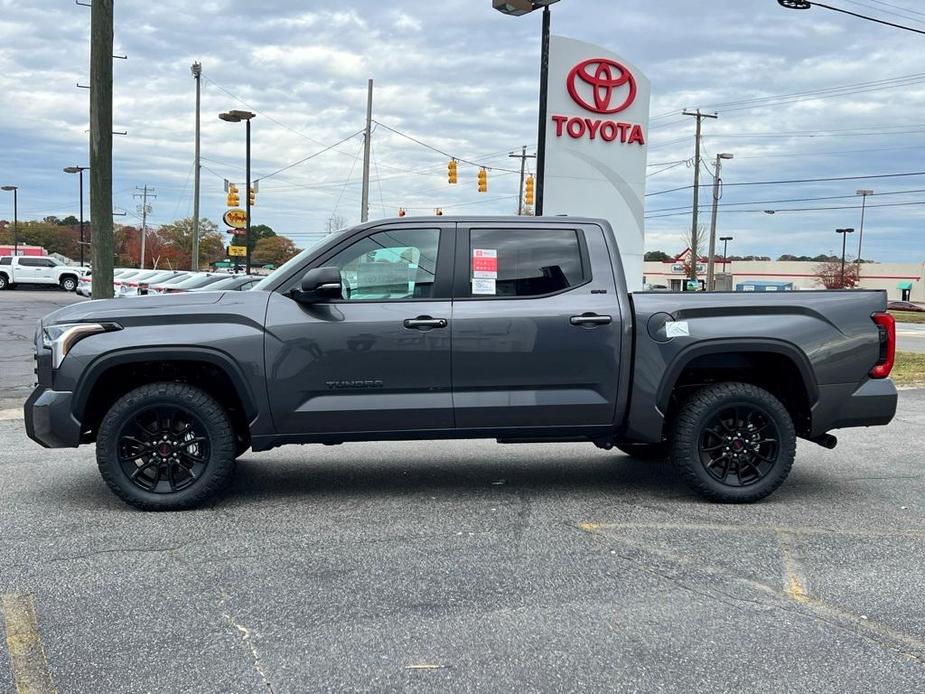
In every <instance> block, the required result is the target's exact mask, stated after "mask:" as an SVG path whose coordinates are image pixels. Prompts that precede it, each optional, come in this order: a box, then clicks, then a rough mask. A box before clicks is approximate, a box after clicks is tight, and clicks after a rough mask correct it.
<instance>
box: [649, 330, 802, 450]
mask: <svg viewBox="0 0 925 694" xmlns="http://www.w3.org/2000/svg"><path fill="white" fill-rule="evenodd" d="M704 379H706V380H704ZM713 379H716V380H723V381H730V380H732V381H740V382H744V383H751V384H753V385H756V386H759V387H762V388H764V389H766V390H768V391H769V392H770V393H772V394H773V395H775V396H776V397H777V398H778V399H780V400H781V401H782V402H783V404H784V406H785V407H786V408H787V410H788V412H790V415H791V417H792V418H793V421H794V425H795V426H796V428H797V431H798V432H800V433H801V434H807V435H808V433H809V432H810V431H811V429H812V408H813V405H815V403H816V401H817V400H818V397H819V387H818V385H817V383H816V379H815V375H814V371H813V368H812V364H811V363H810V361H809V358H808V357H807V356H806V354H805V353H804V352H803V351H802V350H801V349H799V348H798V347H797V346H796V345H794V344H792V343H789V342H786V341H784V340H774V339H754V340H747V341H744V342H743V341H742V340H740V339H728V340H725V339H723V340H711V341H709V342H704V343H698V344H695V345H691V346H690V347H688V348H687V349H685V350H683V351H681V352H680V353H679V354H678V355H677V356H676V357H675V359H674V360H673V361H672V362H671V363H670V364H669V365H668V368H667V369H666V371H665V377H664V378H663V379H662V382H661V385H660V387H659V390H658V394H657V399H656V402H657V405H658V409H659V411H660V412H663V413H665V425H666V426H667V425H668V423H669V422H670V421H671V419H672V416H673V415H674V413H675V411H676V409H677V406H678V402H679V400H680V398H681V396H682V395H683V391H684V390H685V389H687V388H691V387H694V386H696V385H702V384H704V383H709V382H715V381H714V380H713Z"/></svg>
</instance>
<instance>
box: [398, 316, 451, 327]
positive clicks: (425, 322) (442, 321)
mask: <svg viewBox="0 0 925 694" xmlns="http://www.w3.org/2000/svg"><path fill="white" fill-rule="evenodd" d="M403 325H404V326H405V327H406V328H409V329H411V330H433V329H434V328H445V327H446V326H447V321H446V318H431V317H430V316H418V317H417V318H408V319H407V320H405V322H404V323H403Z"/></svg>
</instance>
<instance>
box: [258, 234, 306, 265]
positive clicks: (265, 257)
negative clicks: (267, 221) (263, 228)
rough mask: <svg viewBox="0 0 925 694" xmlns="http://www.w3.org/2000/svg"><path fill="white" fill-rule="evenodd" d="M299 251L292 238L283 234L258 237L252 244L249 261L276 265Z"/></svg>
mask: <svg viewBox="0 0 925 694" xmlns="http://www.w3.org/2000/svg"><path fill="white" fill-rule="evenodd" d="M298 252H299V249H298V248H296V245H295V244H294V243H293V242H292V239H288V238H286V237H285V236H276V235H273V236H270V237H267V238H263V239H260V241H258V242H257V244H256V245H255V246H254V251H253V253H252V254H251V261H252V262H253V263H254V264H255V265H276V266H277V267H278V266H280V265H282V264H283V263H285V262H286V261H287V260H289V259H290V258H291V257H292V256H294V255H295V254H296V253H298Z"/></svg>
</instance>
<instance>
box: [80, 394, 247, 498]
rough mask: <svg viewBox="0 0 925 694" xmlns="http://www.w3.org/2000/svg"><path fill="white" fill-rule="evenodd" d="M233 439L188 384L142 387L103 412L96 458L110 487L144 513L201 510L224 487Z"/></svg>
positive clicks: (220, 412)
mask: <svg viewBox="0 0 925 694" xmlns="http://www.w3.org/2000/svg"><path fill="white" fill-rule="evenodd" d="M235 452H236V436H235V431H234V428H233V426H232V424H231V420H230V419H229V417H228V412H227V411H226V410H225V408H224V407H223V406H222V404H221V403H220V402H218V401H217V400H216V399H215V398H213V397H212V396H211V395H209V394H208V393H207V392H205V391H203V390H202V389H200V388H197V387H196V386H192V385H189V384H187V383H149V384H147V385H142V386H139V387H137V388H135V389H134V390H132V391H130V392H129V393H127V394H125V395H123V396H122V397H121V398H119V399H118V400H117V401H116V402H115V403H113V405H112V406H111V407H110V408H109V411H108V412H106V414H105V415H104V417H103V421H102V422H101V423H100V426H99V431H98V432H97V436H96V461H97V464H98V465H99V469H100V474H101V475H102V476H103V479H104V480H105V481H106V484H108V485H109V488H110V489H112V491H113V492H114V493H115V494H116V495H118V496H119V497H120V498H121V499H122V500H123V501H125V502H126V503H128V504H131V505H132V506H135V507H136V508H140V509H143V510H145V511H178V510H182V509H188V508H193V507H196V506H201V505H203V504H205V503H207V502H209V501H211V500H213V499H214V498H215V497H217V496H219V495H220V494H221V493H222V492H223V491H224V490H225V489H226V488H227V487H228V485H229V484H230V483H231V480H232V477H233V476H234V469H235Z"/></svg>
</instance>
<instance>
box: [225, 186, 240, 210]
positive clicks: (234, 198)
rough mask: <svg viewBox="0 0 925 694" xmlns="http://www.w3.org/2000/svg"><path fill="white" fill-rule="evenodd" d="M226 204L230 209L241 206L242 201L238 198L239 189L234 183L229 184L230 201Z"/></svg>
mask: <svg viewBox="0 0 925 694" xmlns="http://www.w3.org/2000/svg"><path fill="white" fill-rule="evenodd" d="M226 202H227V204H228V207H237V206H238V205H240V204H241V199H240V198H239V197H238V187H237V186H236V185H235V184H234V183H229V184H228V200H227V201H226Z"/></svg>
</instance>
